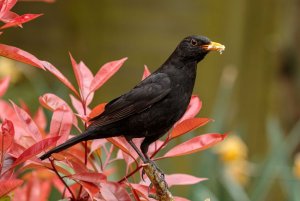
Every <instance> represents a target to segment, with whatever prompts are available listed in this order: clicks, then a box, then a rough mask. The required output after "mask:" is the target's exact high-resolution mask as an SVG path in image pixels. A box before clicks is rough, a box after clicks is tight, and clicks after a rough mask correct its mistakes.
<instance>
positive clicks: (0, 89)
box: [0, 77, 10, 97]
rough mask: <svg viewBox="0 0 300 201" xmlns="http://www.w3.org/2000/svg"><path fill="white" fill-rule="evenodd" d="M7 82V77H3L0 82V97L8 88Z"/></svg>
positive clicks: (8, 79)
mask: <svg viewBox="0 0 300 201" xmlns="http://www.w3.org/2000/svg"><path fill="white" fill-rule="evenodd" d="M9 81H10V78H9V77H5V78H3V79H1V80H0V97H1V96H3V95H4V94H5V92H6V90H7V88H8V86H9Z"/></svg>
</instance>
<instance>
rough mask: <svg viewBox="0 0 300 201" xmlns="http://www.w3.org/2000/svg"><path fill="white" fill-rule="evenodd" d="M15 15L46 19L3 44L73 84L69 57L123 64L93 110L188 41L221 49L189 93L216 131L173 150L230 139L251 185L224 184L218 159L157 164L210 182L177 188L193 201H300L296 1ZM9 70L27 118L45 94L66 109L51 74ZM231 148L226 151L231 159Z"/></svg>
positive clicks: (83, 5)
mask: <svg viewBox="0 0 300 201" xmlns="http://www.w3.org/2000/svg"><path fill="white" fill-rule="evenodd" d="M14 11H15V12H17V13H19V14H22V13H44V16H42V17H40V18H38V19H36V20H34V21H32V22H30V23H27V24H25V25H24V27H25V28H24V29H19V28H16V29H8V30H6V31H5V33H4V34H3V35H1V42H2V43H5V44H9V45H13V46H17V47H19V48H22V49H24V50H26V51H28V52H30V53H32V54H33V55H35V56H36V57H38V58H39V59H42V60H47V61H49V62H51V63H52V64H54V65H55V66H56V67H57V68H59V69H60V70H61V71H62V72H63V73H64V74H65V75H66V76H67V77H68V78H70V80H72V81H73V83H75V82H74V81H75V80H74V76H73V73H72V68H71V64H70V60H69V56H68V51H70V52H71V53H72V55H73V56H74V58H75V59H76V60H77V61H79V60H83V61H84V62H85V63H86V64H87V66H89V67H90V68H91V69H92V71H93V72H94V73H95V72H96V71H97V70H98V69H99V67H101V65H102V64H104V63H105V62H107V61H110V60H116V59H120V58H122V57H125V56H126V57H129V59H128V61H126V63H125V65H124V67H123V68H121V70H120V71H119V72H118V73H117V74H116V75H115V76H114V77H113V78H112V79H110V80H109V81H108V82H107V83H106V84H105V86H104V87H102V88H101V89H100V90H99V91H98V92H97V94H96V98H95V101H94V102H93V105H96V104H97V103H99V102H107V101H109V100H111V99H112V98H114V97H116V96H118V95H120V94H122V93H124V92H125V91H127V90H129V89H130V88H131V87H133V86H134V85H135V84H136V83H137V82H138V81H139V80H140V79H141V76H142V73H143V65H144V64H146V65H148V67H149V68H150V70H151V71H154V70H155V69H156V68H157V67H159V65H160V64H162V63H163V62H164V60H165V59H166V58H167V57H168V56H169V55H170V53H171V52H172V51H173V50H174V48H175V47H176V45H177V44H178V42H179V41H180V40H181V39H182V38H184V37H185V36H188V35H192V34H196V35H205V36H208V37H209V38H210V39H211V40H213V41H216V42H220V43H222V44H224V45H225V46H226V51H225V52H224V53H223V54H222V55H219V54H218V53H210V55H208V56H207V58H206V59H205V60H204V61H203V62H201V63H200V64H199V65H198V77H197V81H196V86H195V90H194V93H195V94H197V95H199V96H200V98H201V99H202V101H203V108H202V110H201V113H200V114H199V116H201V117H211V118H214V119H215V122H213V123H211V124H210V125H209V126H206V127H204V128H201V129H198V130H197V132H196V133H194V134H190V135H188V136H187V137H186V138H181V139H179V140H178V141H177V143H179V142H180V141H184V140H185V139H188V138H190V137H191V136H192V135H199V134H201V133H205V132H222V133H224V132H228V131H232V133H234V134H235V135H237V136H239V138H240V139H242V141H243V142H241V143H242V144H243V145H242V146H244V147H245V148H244V149H245V150H246V151H245V150H244V149H243V150H244V151H243V150H240V149H239V148H237V152H238V153H242V152H243V153H244V152H245V154H244V155H243V157H242V158H243V161H244V162H245V161H246V165H245V164H244V165H245V166H243V168H242V169H241V170H240V172H241V174H242V175H243V176H244V177H246V180H247V181H246V182H239V180H238V179H236V178H234V177H233V176H230V175H231V174H229V173H228V172H227V171H231V169H230V168H229V169H228V167H229V166H228V160H226V159H225V160H224V158H223V160H222V154H220V153H221V152H220V151H219V152H218V151H205V152H202V153H200V154H194V155H192V156H188V157H180V158H177V159H166V160H165V161H161V162H159V164H160V166H162V168H163V169H164V170H165V172H166V173H176V172H181V173H191V174H194V175H197V176H199V177H207V178H209V180H208V181H205V182H203V183H201V184H199V185H195V186H193V187H190V186H188V187H186V186H185V187H176V188H174V189H173V192H174V194H176V195H182V196H187V197H189V198H190V199H191V200H204V199H205V198H211V200H212V201H215V200H222V201H224V200H237V201H244V200H245V201H247V200H252V201H256V200H300V195H298V194H299V193H297V189H299V188H300V185H299V181H298V179H297V177H296V176H295V174H294V173H293V172H295V171H296V170H298V171H300V170H299V168H300V166H299V161H298V163H297V160H295V158H297V157H296V153H297V147H298V142H299V139H300V128H299V127H300V123H299V117H300V70H299V66H300V21H299V19H300V1H299V0H298V1H297V0H262V1H261V0H252V1H250V0H248V1H247V0H228V1H217V0H210V1H204V0H185V1H180V0H164V1H137V0H126V1H125V0H122V1H121V0H115V1H109V0H103V1H99V0H89V1H82V0H57V1H56V2H55V3H53V4H46V3H38V2H20V3H18V4H17V5H16V7H14ZM0 62H6V63H7V62H8V61H6V60H3V59H2V58H1V60H0ZM14 65H15V67H16V69H18V71H19V74H18V73H17V70H14V71H13V72H14V73H13V74H15V76H16V80H15V83H14V84H12V85H11V87H10V90H9V91H8V93H7V94H6V98H10V99H12V100H16V101H17V100H19V99H23V100H24V101H25V102H26V103H28V105H29V106H30V108H31V109H32V110H33V111H34V110H36V109H37V107H38V104H39V103H38V97H39V96H41V95H43V94H44V93H46V92H52V93H56V94H58V95H59V96H60V97H62V98H64V99H67V100H68V94H69V93H70V92H69V91H68V89H66V88H65V87H64V86H63V85H62V84H61V83H60V82H58V81H57V80H56V78H54V77H53V76H52V75H50V74H49V73H46V72H43V71H41V70H38V69H35V68H29V67H24V66H22V65H21V64H19V63H17V64H14ZM2 66H3V65H2ZM2 66H1V68H2V70H1V69H0V71H3V67H2ZM232 135H233V134H232ZM234 146H235V144H234V143H233V144H230V146H229V148H228V151H229V152H230V151H231V148H232V147H234ZM236 146H237V147H238V146H239V145H236ZM221 149H223V148H221ZM222 153H223V152H222ZM230 153H231V152H230ZM219 156H221V159H219V158H220V157H219ZM298 158H299V157H298ZM298 160H299V159H298ZM229 163H230V167H231V166H234V165H235V163H231V162H229ZM297 164H298V166H297ZM293 168H294V171H293ZM297 168H298V169H297Z"/></svg>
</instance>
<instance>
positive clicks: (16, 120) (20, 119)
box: [0, 0, 226, 200]
mask: <svg viewBox="0 0 300 201" xmlns="http://www.w3.org/2000/svg"><path fill="white" fill-rule="evenodd" d="M16 3H17V0H3V1H0V20H1V21H3V22H4V23H5V24H4V25H3V26H2V27H0V29H1V30H4V29H6V28H9V27H13V26H20V27H21V26H22V24H23V23H26V22H28V21H30V20H33V19H35V18H37V17H39V16H41V14H25V15H21V16H19V15H18V14H16V13H14V12H12V11H11V9H12V8H13V6H14V5H15V4H16ZM0 55H1V56H4V57H8V58H10V59H14V60H17V61H19V62H23V63H26V64H29V65H32V66H34V67H37V68H39V69H43V70H46V71H48V72H49V73H51V74H53V75H54V76H55V77H56V78H57V79H58V80H59V81H60V82H61V83H62V84H64V85H65V86H66V87H67V88H69V89H70V92H71V94H70V99H71V105H69V104H68V103H67V102H66V101H65V100H63V99H61V98H60V97H58V96H57V95H55V94H53V93H46V94H44V95H42V96H40V97H39V102H40V104H41V107H39V108H38V109H37V112H36V113H34V114H33V113H32V112H31V111H29V109H28V107H27V105H26V104H25V103H24V102H21V104H20V106H19V105H17V104H16V103H15V102H13V101H10V102H8V101H7V100H4V99H2V98H1V97H2V96H3V95H4V94H5V92H6V90H7V89H8V87H9V80H10V78H9V77H6V78H3V79H1V80H0V98H1V99H0V110H1V111H2V112H1V113H0V119H1V121H2V125H1V130H0V153H1V155H0V156H1V158H0V162H1V166H0V186H1V187H3V188H1V189H0V198H1V197H4V196H7V195H10V196H11V197H12V199H13V200H33V199H36V200H47V199H48V197H49V195H50V192H51V188H52V186H53V187H55V188H56V189H57V190H58V191H59V192H61V194H62V197H70V198H71V199H72V200H133V199H134V200H150V198H148V186H149V182H148V181H147V180H146V182H144V181H142V180H140V179H136V178H134V177H133V175H134V174H135V173H140V172H139V170H140V169H141V168H142V165H143V164H142V163H141V161H140V160H139V159H138V156H137V154H136V153H135V152H134V151H133V150H132V148H131V147H130V146H129V145H128V144H127V142H126V141H125V140H124V138H122V137H114V138H109V139H99V140H93V141H92V142H90V141H89V142H82V143H80V144H77V145H75V146H73V147H71V148H69V149H68V150H65V151H63V152H61V153H56V154H53V155H52V156H53V157H52V158H50V159H48V160H46V161H45V162H44V161H41V160H39V159H38V157H37V155H39V154H40V153H44V152H45V151H46V150H48V149H49V148H51V147H53V146H57V145H59V144H61V143H63V142H65V141H66V140H67V139H69V138H71V137H72V136H71V135H70V133H71V132H74V131H77V132H79V133H81V132H82V129H81V128H83V129H85V128H86V127H87V126H88V124H89V119H90V118H92V117H94V116H96V115H99V114H100V113H101V112H103V110H104V107H105V103H101V104H99V105H98V106H96V107H95V108H93V109H91V108H90V107H89V105H90V104H91V102H92V101H93V97H94V93H95V91H97V90H98V89H99V88H100V87H101V86H102V85H103V84H105V82H106V81H107V80H108V79H109V78H110V77H111V76H113V75H114V74H115V73H116V72H117V71H118V70H119V69H120V68H121V67H122V66H123V64H124V62H125V61H126V60H127V58H122V59H119V60H115V61H111V62H107V63H106V64H104V65H103V66H102V67H101V68H100V69H99V71H98V72H97V73H96V74H95V75H93V73H92V72H91V71H90V69H89V68H88V67H87V66H86V65H85V64H84V63H83V62H82V61H80V62H76V61H75V59H74V58H73V57H72V55H71V54H70V60H71V64H72V68H73V71H74V75H75V78H76V81H77V85H78V87H75V86H74V85H73V84H72V83H71V82H70V81H69V80H68V78H67V77H66V76H65V75H63V74H62V73H61V72H60V71H59V69H57V68H56V67H55V66H54V65H52V64H51V63H49V62H48V61H43V60H40V59H38V58H37V57H35V56H33V55H32V54H30V53H28V52H26V51H24V50H21V49H19V48H17V47H13V46H10V45H5V44H0ZM149 74H150V71H149V70H148V69H147V67H145V71H144V74H143V79H144V78H145V77H147V76H148V75H149ZM201 106H202V104H201V101H200V99H199V98H198V97H197V96H193V97H192V98H191V101H190V105H189V107H188V109H187V111H186V113H185V115H184V116H183V117H182V119H181V120H179V121H178V122H177V123H176V125H175V126H174V128H173V129H172V131H171V132H170V133H169V134H168V136H167V137H166V139H165V140H163V141H162V140H158V141H157V142H156V143H154V144H153V145H151V146H150V148H149V154H150V155H151V158H152V159H153V160H162V159H165V158H171V157H177V156H182V155H188V154H192V153H195V152H198V151H201V150H204V149H207V148H209V147H211V146H213V145H215V144H216V143H218V142H220V141H222V140H223V139H224V138H225V137H226V135H222V134H218V133H209V134H204V135H200V136H196V137H194V138H192V139H190V140H188V141H186V142H184V143H181V144H179V145H175V146H174V147H172V148H170V149H169V150H168V151H167V152H166V153H165V154H164V155H162V156H160V157H159V156H157V154H158V152H159V151H160V150H162V149H167V145H168V143H169V142H170V141H172V140H173V139H175V138H177V137H180V136H182V135H185V134H186V133H188V132H190V131H192V130H194V129H196V128H198V127H200V126H203V125H205V124H207V123H208V122H210V121H211V119H209V118H198V117H195V116H196V115H197V114H198V112H199V111H200V109H201ZM45 109H46V110H49V111H50V112H51V113H52V117H51V119H49V120H48V119H47V118H46V115H45V113H44V110H45ZM48 121H50V124H49V125H47V124H48ZM47 128H49V129H47ZM140 142H141V141H140V139H136V140H135V143H137V144H138V143H140ZM117 161H122V162H124V164H125V167H126V168H125V170H124V175H125V176H122V177H121V178H119V181H113V180H112V179H109V178H110V177H111V176H113V175H114V173H115V169H114V167H115V166H114V164H115V163H117ZM203 180H205V179H204V178H198V177H195V176H192V175H188V174H179V173H177V174H171V175H166V181H167V183H168V184H169V186H174V185H190V184H195V183H198V182H201V181H203ZM154 190H155V189H150V192H153V191H154ZM12 192H13V193H12ZM176 200H186V199H184V198H179V197H177V198H176Z"/></svg>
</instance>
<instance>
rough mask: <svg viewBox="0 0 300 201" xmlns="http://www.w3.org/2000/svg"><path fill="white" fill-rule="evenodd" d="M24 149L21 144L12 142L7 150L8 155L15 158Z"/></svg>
mask: <svg viewBox="0 0 300 201" xmlns="http://www.w3.org/2000/svg"><path fill="white" fill-rule="evenodd" d="M24 151H25V148H24V147H23V146H22V145H20V144H17V143H16V142H13V143H12V145H11V148H10V149H9V150H8V152H9V155H11V156H13V157H15V158H18V157H19V156H20V155H21V154H22V153H23V152H24Z"/></svg>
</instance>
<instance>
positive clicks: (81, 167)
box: [65, 153, 89, 173]
mask: <svg viewBox="0 0 300 201" xmlns="http://www.w3.org/2000/svg"><path fill="white" fill-rule="evenodd" d="M73 154H74V153H71V155H72V156H73V157H70V156H68V154H66V155H65V156H66V159H67V163H68V164H69V166H70V167H72V168H73V170H74V171H75V173H85V172H89V170H88V169H87V167H86V165H85V164H84V163H83V161H81V160H80V159H82V158H83V157H82V158H81V157H80V156H79V155H76V153H75V154H74V155H76V156H74V155H73Z"/></svg>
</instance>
